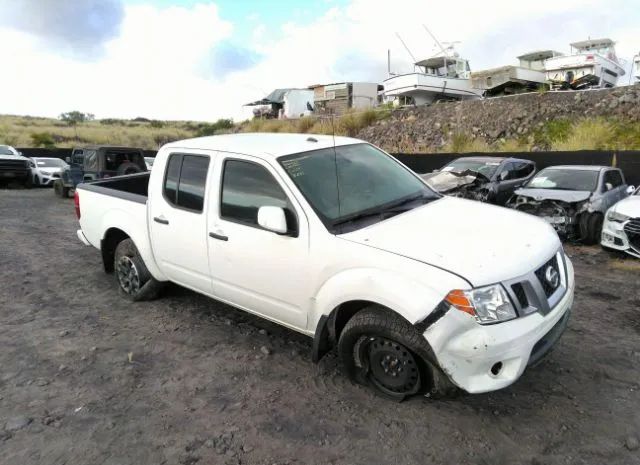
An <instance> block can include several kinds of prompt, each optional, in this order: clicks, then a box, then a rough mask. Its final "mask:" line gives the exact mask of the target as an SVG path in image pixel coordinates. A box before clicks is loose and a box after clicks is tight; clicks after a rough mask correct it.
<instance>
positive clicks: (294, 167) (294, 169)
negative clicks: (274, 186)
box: [282, 159, 304, 178]
mask: <svg viewBox="0 0 640 465" xmlns="http://www.w3.org/2000/svg"><path fill="white" fill-rule="evenodd" d="M282 164H283V165H284V169H286V170H287V173H289V176H291V177H292V178H297V177H300V176H304V170H303V169H302V166H301V165H300V160H299V159H297V160H285V161H283V162H282Z"/></svg>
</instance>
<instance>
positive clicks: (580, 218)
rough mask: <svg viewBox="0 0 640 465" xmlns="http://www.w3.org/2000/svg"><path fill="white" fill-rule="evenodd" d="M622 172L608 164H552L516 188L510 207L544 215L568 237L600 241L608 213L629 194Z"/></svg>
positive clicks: (586, 241) (594, 242) (564, 236)
mask: <svg viewBox="0 0 640 465" xmlns="http://www.w3.org/2000/svg"><path fill="white" fill-rule="evenodd" d="M627 188H628V186H627V185H626V183H625V180H624V175H623V174H622V171H620V170H619V169H617V168H611V167H608V166H591V165H569V166H552V167H549V168H545V169H543V170H542V171H540V172H539V173H538V174H536V175H535V176H534V177H533V179H531V181H529V183H528V184H527V185H526V187H524V188H523V189H518V190H516V191H515V194H514V196H513V197H512V198H511V199H510V200H509V202H508V203H507V207H510V208H514V209H516V210H519V211H522V212H525V213H530V214H532V215H535V216H538V217H541V218H542V219H544V220H545V221H547V222H548V223H549V224H551V226H553V228H554V229H555V230H556V232H557V233H558V235H559V236H560V237H561V238H563V239H566V240H575V241H581V242H583V243H585V244H596V243H598V241H599V240H600V235H601V233H602V225H603V222H604V214H605V212H606V211H607V210H608V209H609V208H610V207H611V206H612V205H614V204H615V203H616V202H618V201H620V200H622V199H623V198H625V197H627V195H628V192H627Z"/></svg>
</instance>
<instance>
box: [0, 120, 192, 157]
mask: <svg viewBox="0 0 640 465" xmlns="http://www.w3.org/2000/svg"><path fill="white" fill-rule="evenodd" d="M195 128H196V126H194V125H193V123H189V122H166V123H164V125H163V126H162V127H153V126H152V124H151V123H150V122H134V121H127V120H123V121H120V122H116V123H113V124H104V123H102V122H100V121H90V122H86V123H82V124H79V125H78V126H75V127H73V126H68V125H67V124H65V123H63V122H61V121H59V120H55V119H50V118H35V117H28V116H24V117H21V116H0V144H2V143H5V144H9V145H13V146H16V147H32V146H34V137H33V135H34V134H38V135H42V134H47V135H49V136H51V139H52V140H53V142H54V144H55V146H56V147H72V146H74V145H76V144H78V143H96V144H117V145H130V146H135V147H143V148H146V149H157V148H158V147H160V146H161V145H163V144H166V143H167V142H171V141H175V140H180V139H186V138H189V137H193V136H194V135H195V133H196V131H197V129H195ZM35 140H37V138H36V139H35Z"/></svg>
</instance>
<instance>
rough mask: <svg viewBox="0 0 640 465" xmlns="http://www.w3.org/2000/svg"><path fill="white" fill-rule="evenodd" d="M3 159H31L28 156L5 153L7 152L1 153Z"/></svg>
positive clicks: (0, 158)
mask: <svg viewBox="0 0 640 465" xmlns="http://www.w3.org/2000/svg"><path fill="white" fill-rule="evenodd" d="M2 160H22V161H29V159H28V158H27V157H23V156H22V155H5V154H2V155H0V161H2Z"/></svg>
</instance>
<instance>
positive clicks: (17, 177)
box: [0, 145, 31, 187]
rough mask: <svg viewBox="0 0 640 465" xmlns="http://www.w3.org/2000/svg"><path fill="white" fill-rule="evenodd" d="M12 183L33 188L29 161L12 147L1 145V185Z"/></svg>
mask: <svg viewBox="0 0 640 465" xmlns="http://www.w3.org/2000/svg"><path fill="white" fill-rule="evenodd" d="M11 181H17V182H19V183H22V184H24V186H25V187H31V176H30V168H29V159H28V158H27V157H23V156H22V154H21V153H20V152H18V151H17V150H16V149H14V148H13V147H11V146H10V145H0V185H2V184H6V183H8V182H11Z"/></svg>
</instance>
